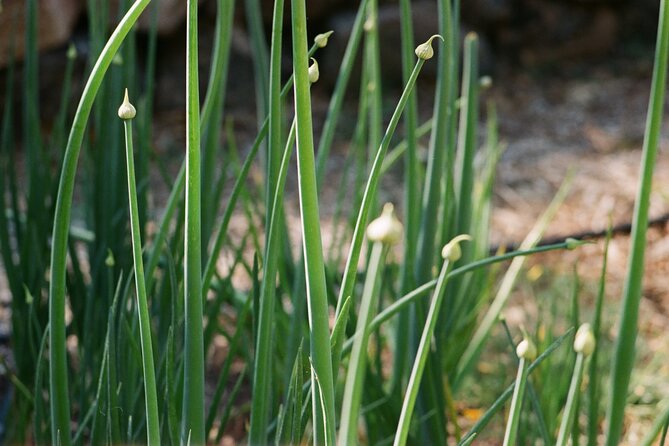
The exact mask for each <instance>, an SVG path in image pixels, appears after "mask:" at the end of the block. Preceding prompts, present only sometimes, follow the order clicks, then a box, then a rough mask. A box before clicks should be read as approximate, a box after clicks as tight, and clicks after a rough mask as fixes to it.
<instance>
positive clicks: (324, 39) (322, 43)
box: [314, 31, 334, 48]
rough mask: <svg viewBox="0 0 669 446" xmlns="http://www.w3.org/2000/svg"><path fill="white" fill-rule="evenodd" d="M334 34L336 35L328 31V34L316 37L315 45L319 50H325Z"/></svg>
mask: <svg viewBox="0 0 669 446" xmlns="http://www.w3.org/2000/svg"><path fill="white" fill-rule="evenodd" d="M332 33H334V31H328V32H326V33H322V34H319V35H317V36H316V37H314V43H315V44H316V45H317V46H318V48H325V47H326V46H327V44H328V39H329V38H330V36H331V35H332Z"/></svg>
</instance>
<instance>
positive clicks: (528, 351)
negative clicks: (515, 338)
mask: <svg viewBox="0 0 669 446" xmlns="http://www.w3.org/2000/svg"><path fill="white" fill-rule="evenodd" d="M516 355H517V356H518V357H519V358H522V359H527V360H528V361H532V360H534V358H536V357H537V347H536V346H535V345H534V342H532V341H531V340H529V339H528V338H525V339H523V340H522V341H520V344H518V347H516Z"/></svg>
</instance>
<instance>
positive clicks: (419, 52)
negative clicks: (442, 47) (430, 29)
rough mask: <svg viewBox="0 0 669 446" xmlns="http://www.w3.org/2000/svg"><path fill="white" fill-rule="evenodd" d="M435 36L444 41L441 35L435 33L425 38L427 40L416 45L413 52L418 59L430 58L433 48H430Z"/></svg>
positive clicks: (432, 54)
mask: <svg viewBox="0 0 669 446" xmlns="http://www.w3.org/2000/svg"><path fill="white" fill-rule="evenodd" d="M436 38H440V39H441V41H442V42H443V41H444V38H443V37H441V36H440V35H439V34H435V35H433V36H432V37H430V38H429V39H427V42H425V43H421V44H420V45H418V46H417V47H416V51H415V53H416V56H417V57H418V58H419V59H423V60H428V59H432V56H434V49H433V48H432V41H433V40H434V39H436Z"/></svg>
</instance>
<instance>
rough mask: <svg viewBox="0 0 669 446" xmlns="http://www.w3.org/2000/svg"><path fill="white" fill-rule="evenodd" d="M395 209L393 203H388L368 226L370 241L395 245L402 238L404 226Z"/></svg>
mask: <svg viewBox="0 0 669 446" xmlns="http://www.w3.org/2000/svg"><path fill="white" fill-rule="evenodd" d="M394 209H395V207H394V206H393V205H392V204H391V203H386V204H385V205H384V206H383V212H382V213H381V216H380V217H379V218H377V219H375V220H373V221H372V222H371V223H370V224H369V226H367V238H368V239H369V240H370V241H372V242H381V243H385V244H387V245H394V244H396V243H398V242H399V241H400V240H402V233H403V231H404V227H403V226H402V223H400V221H399V220H398V219H397V217H395V210H394Z"/></svg>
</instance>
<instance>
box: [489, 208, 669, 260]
mask: <svg viewBox="0 0 669 446" xmlns="http://www.w3.org/2000/svg"><path fill="white" fill-rule="evenodd" d="M667 222H669V212H666V213H664V214H662V215H660V216H659V217H656V218H654V219H651V220H650V221H649V222H648V227H649V228H654V227H655V228H656V227H661V226H663V225H664V224H666V223H667ZM631 231H632V223H629V222H625V223H619V224H617V225H615V226H613V227H612V228H611V234H612V235H623V234H629V233H630V232H631ZM607 232H608V229H600V230H586V231H581V232H575V233H572V234H569V235H560V236H551V237H547V238H543V239H541V241H539V243H537V246H546V245H553V244H555V243H560V242H562V241H564V240H566V239H568V238H573V239H576V240H598V239H601V238H604V237H606V234H607ZM518 246H519V245H518V243H515V242H510V243H507V244H503V243H501V244H498V245H493V246H491V247H490V251H489V252H490V254H491V255H494V254H495V253H497V252H499V251H500V250H503V251H504V252H511V251H515V250H517V249H518Z"/></svg>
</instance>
